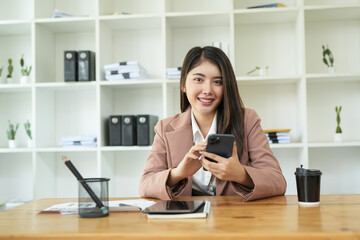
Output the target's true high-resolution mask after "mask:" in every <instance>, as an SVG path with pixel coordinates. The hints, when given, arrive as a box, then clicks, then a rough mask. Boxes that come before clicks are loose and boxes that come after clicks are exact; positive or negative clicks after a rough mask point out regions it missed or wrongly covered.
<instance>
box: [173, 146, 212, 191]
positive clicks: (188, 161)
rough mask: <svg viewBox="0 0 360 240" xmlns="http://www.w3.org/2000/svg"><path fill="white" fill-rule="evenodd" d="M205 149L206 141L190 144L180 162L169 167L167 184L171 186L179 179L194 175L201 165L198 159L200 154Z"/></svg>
mask: <svg viewBox="0 0 360 240" xmlns="http://www.w3.org/2000/svg"><path fill="white" fill-rule="evenodd" d="M205 150H206V142H198V143H197V144H195V145H194V146H192V147H191V148H190V150H189V152H188V153H186V155H185V157H184V158H183V160H181V162H180V164H179V165H178V166H177V167H175V168H173V169H171V171H170V175H169V178H168V180H167V185H168V186H170V187H172V186H174V185H175V184H177V183H178V182H179V181H180V180H182V179H184V178H187V177H189V176H192V175H194V174H195V173H196V172H197V171H198V170H199V169H200V168H201V167H202V164H201V161H199V160H200V159H199V158H200V156H201V154H200V153H199V152H203V151H205Z"/></svg>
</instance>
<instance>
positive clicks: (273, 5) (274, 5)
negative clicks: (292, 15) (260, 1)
mask: <svg viewBox="0 0 360 240" xmlns="http://www.w3.org/2000/svg"><path fill="white" fill-rule="evenodd" d="M277 7H286V5H284V4H281V3H270V4H264V5H256V6H251V7H247V8H248V9H252V8H277Z"/></svg>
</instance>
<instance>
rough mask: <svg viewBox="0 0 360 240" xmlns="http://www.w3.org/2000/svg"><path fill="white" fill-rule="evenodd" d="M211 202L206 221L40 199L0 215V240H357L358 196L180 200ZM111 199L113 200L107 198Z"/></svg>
mask: <svg viewBox="0 0 360 240" xmlns="http://www.w3.org/2000/svg"><path fill="white" fill-rule="evenodd" d="M205 198H206V199H207V200H210V201H211V211H210V216H209V217H208V218H207V219H174V220H165V219H147V217H146V215H145V214H143V213H141V212H126V213H125V212H123V213H111V214H110V216H109V217H104V218H93V219H86V218H78V217H77V215H61V214H57V213H48V214H43V213H42V214H39V212H40V211H41V210H42V209H45V208H47V207H49V206H51V205H53V204H57V203H63V202H71V201H73V200H74V199H42V200H37V201H34V202H31V203H28V204H24V205H22V206H19V207H16V208H14V209H10V210H7V211H5V212H1V213H0V239H8V238H12V239H39V238H41V239H64V238H69V239H156V240H159V239H171V240H172V239H197V240H200V239H206V240H209V239H217V240H223V239H260V238H267V239H303V238H305V237H309V238H311V239H360V195H322V196H321V204H320V206H319V207H315V208H302V207H298V204H297V198H296V196H280V197H273V198H268V199H263V200H258V201H253V202H247V203H243V202H241V197H193V198H191V197H186V198H181V199H182V200H188V199H205ZM112 200H115V199H112Z"/></svg>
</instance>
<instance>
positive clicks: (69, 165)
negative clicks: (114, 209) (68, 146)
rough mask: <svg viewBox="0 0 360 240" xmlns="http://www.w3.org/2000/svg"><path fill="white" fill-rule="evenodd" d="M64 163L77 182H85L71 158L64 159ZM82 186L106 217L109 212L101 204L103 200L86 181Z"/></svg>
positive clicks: (64, 157)
mask: <svg viewBox="0 0 360 240" xmlns="http://www.w3.org/2000/svg"><path fill="white" fill-rule="evenodd" d="M62 160H63V162H64V163H65V165H66V166H67V167H68V168H69V169H70V171H71V172H72V173H73V174H74V175H75V177H76V178H77V180H79V181H80V180H84V178H83V177H82V176H81V174H80V173H79V172H78V170H77V169H76V168H75V166H74V165H73V164H72V162H71V161H70V159H69V158H67V157H66V156H63V157H62ZM80 182H81V185H82V186H83V187H84V188H85V190H86V191H87V193H88V194H89V195H90V197H91V198H92V200H94V202H95V203H96V206H97V207H98V208H100V210H101V212H102V213H103V214H104V215H105V214H107V213H108V212H109V211H108V209H107V208H106V207H105V206H104V204H103V203H102V202H101V200H100V199H99V198H98V196H96V194H95V193H94V192H93V190H92V189H91V188H90V187H89V185H88V184H87V183H86V182H85V181H80Z"/></svg>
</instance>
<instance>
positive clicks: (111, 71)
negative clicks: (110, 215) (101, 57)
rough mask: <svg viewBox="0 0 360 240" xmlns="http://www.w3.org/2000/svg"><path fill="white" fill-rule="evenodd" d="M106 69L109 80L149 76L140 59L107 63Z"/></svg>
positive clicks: (106, 76) (106, 77)
mask: <svg viewBox="0 0 360 240" xmlns="http://www.w3.org/2000/svg"><path fill="white" fill-rule="evenodd" d="M104 70H105V79H106V80H108V81H118V80H125V79H146V78H149V74H148V72H147V71H146V69H145V68H143V67H142V66H141V65H140V64H139V63H138V61H130V62H118V63H112V64H107V65H105V66H104Z"/></svg>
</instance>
